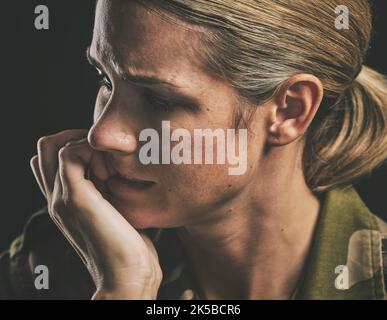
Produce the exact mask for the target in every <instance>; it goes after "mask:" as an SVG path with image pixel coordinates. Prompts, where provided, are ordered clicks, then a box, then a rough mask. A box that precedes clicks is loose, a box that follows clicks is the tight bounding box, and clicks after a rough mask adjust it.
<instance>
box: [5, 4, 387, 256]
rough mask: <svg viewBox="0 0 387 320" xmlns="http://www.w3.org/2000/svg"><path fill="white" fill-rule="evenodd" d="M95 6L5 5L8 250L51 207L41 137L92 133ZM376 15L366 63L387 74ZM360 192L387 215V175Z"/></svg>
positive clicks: (382, 21)
mask: <svg viewBox="0 0 387 320" xmlns="http://www.w3.org/2000/svg"><path fill="white" fill-rule="evenodd" d="M94 3H95V1H94V0H66V1H58V0H52V1H48V0H46V1H31V0H24V1H21V0H12V1H10V0H8V1H2V3H1V5H0V6H1V7H0V8H1V9H0V10H1V11H0V12H1V18H0V24H1V25H0V36H1V38H0V39H1V44H0V45H1V50H0V61H1V69H0V70H1V77H0V79H1V80H0V81H1V82H0V93H1V100H0V101H1V126H0V150H1V156H0V168H1V169H0V170H1V180H0V205H1V207H0V250H3V249H4V248H5V247H6V246H8V245H9V243H10V241H11V240H12V239H13V238H14V237H15V236H17V235H18V234H19V233H20V232H21V231H22V227H23V225H24V223H25V222H26V220H27V219H28V217H29V216H30V215H31V214H32V213H33V212H34V211H36V210H37V209H39V208H40V207H42V206H43V205H44V204H45V202H44V198H43V196H42V194H41V193H40V191H39V188H38V186H37V184H36V182H35V179H34V177H33V174H32V171H31V169H30V165H29V160H30V158H31V157H32V156H33V155H34V154H36V142H37V140H38V138H39V137H41V136H45V135H48V134H53V133H56V132H59V131H62V130H65V129H76V128H89V127H90V126H91V123H92V112H93V107H94V99H95V96H96V92H97V78H96V75H95V71H94V70H93V68H92V67H90V66H89V65H88V63H87V61H86V58H85V57H86V48H87V46H88V45H89V44H90V42H91V36H92V28H93V20H94V5H95V4H94ZM39 4H44V5H47V6H48V7H49V9H50V29H49V30H41V31H38V30H36V29H35V27H34V20H35V13H34V9H35V7H36V6H37V5H39ZM374 8H375V9H374V11H375V34H374V41H373V44H372V48H371V51H370V54H369V56H368V59H367V61H366V64H368V65H370V66H371V67H374V68H376V69H377V70H379V71H381V72H382V73H384V74H387V48H386V46H385V45H384V44H385V42H386V32H387V1H385V0H375V4H374ZM358 188H359V190H360V191H361V192H362V196H363V197H364V198H365V199H366V200H367V201H368V203H369V206H370V207H371V209H372V210H373V211H375V212H377V213H379V214H380V215H382V214H383V212H385V211H383V210H384V209H383V201H385V196H384V194H386V192H387V191H386V190H387V174H386V173H384V172H382V171H377V172H375V173H374V174H373V176H372V177H370V178H367V179H365V180H364V181H361V183H360V184H359V186H358ZM371 188H372V189H373V190H374V191H373V192H372V193H370V192H369V190H370V189H371ZM375 190H376V191H375ZM386 218H387V215H386Z"/></svg>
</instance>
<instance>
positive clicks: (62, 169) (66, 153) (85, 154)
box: [59, 139, 94, 193]
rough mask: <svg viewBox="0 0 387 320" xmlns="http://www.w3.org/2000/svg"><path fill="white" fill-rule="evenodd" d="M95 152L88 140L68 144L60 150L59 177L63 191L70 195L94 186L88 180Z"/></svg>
mask: <svg viewBox="0 0 387 320" xmlns="http://www.w3.org/2000/svg"><path fill="white" fill-rule="evenodd" d="M93 151H94V150H93V149H92V148H91V146H90V145H89V144H88V143H87V140H86V139H82V140H80V141H76V142H72V143H67V144H66V145H65V146H64V147H63V148H61V149H60V151H59V175H60V178H61V181H62V186H63V189H64V190H65V189H67V192H68V193H74V191H75V189H77V190H80V191H82V189H83V188H85V187H89V186H90V184H92V182H91V181H90V180H88V179H87V172H88V167H89V164H90V161H91V158H92V155H93ZM65 192H66V191H65Z"/></svg>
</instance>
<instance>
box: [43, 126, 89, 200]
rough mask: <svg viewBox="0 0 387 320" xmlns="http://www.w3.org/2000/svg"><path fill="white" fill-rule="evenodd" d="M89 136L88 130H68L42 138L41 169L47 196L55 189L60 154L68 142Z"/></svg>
mask: <svg viewBox="0 0 387 320" xmlns="http://www.w3.org/2000/svg"><path fill="white" fill-rule="evenodd" d="M86 135H87V130H66V131H62V132H60V133H57V134H54V135H51V136H47V137H42V138H40V139H39V141H38V156H39V157H38V159H39V168H40V173H41V176H42V181H43V186H44V189H45V194H46V196H50V195H51V193H52V190H53V188H54V181H55V174H56V171H57V169H58V152H59V150H60V148H62V147H63V146H64V145H65V144H66V143H67V142H68V141H72V140H79V139H81V138H83V137H85V136H86Z"/></svg>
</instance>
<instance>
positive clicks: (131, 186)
mask: <svg viewBox="0 0 387 320" xmlns="http://www.w3.org/2000/svg"><path fill="white" fill-rule="evenodd" d="M155 184H156V183H155V182H153V181H148V180H141V179H137V178H134V177H131V176H127V175H122V174H120V173H116V174H115V175H113V176H111V177H110V178H109V179H108V180H107V187H108V189H109V190H110V192H111V193H112V194H114V195H118V196H119V195H123V196H126V195H127V194H133V193H138V192H143V191H146V190H149V189H150V188H152V187H153V186H154V185H155Z"/></svg>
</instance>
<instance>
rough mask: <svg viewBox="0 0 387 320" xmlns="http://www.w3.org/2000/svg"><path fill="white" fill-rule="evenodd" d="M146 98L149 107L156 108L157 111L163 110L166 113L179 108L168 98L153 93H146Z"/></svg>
mask: <svg viewBox="0 0 387 320" xmlns="http://www.w3.org/2000/svg"><path fill="white" fill-rule="evenodd" d="M144 97H145V99H146V101H147V102H148V104H149V105H151V106H152V107H156V108H157V109H162V110H164V111H170V110H171V109H173V108H175V107H177V106H178V103H177V102H175V101H173V100H171V99H168V98H166V97H162V96H160V95H158V94H156V93H153V92H145V94H144Z"/></svg>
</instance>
